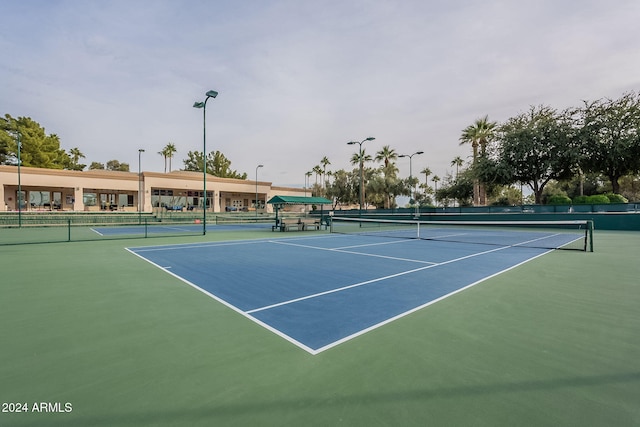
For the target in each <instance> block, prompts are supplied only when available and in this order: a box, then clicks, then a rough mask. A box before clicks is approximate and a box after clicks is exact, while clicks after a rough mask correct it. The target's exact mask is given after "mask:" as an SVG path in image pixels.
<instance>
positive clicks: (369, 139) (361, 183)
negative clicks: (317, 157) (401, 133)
mask: <svg viewBox="0 0 640 427" xmlns="http://www.w3.org/2000/svg"><path fill="white" fill-rule="evenodd" d="M374 139H375V138H374V137H372V136H370V137H369V138H365V139H363V140H362V141H360V142H358V141H350V142H347V145H353V144H358V145H359V146H360V150H359V156H360V212H359V214H360V215H362V205H363V204H364V176H363V175H362V144H363V143H364V142H365V141H373V140H374Z"/></svg>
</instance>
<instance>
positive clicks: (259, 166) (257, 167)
mask: <svg viewBox="0 0 640 427" xmlns="http://www.w3.org/2000/svg"><path fill="white" fill-rule="evenodd" d="M261 167H264V165H258V166H256V218H257V217H258V169H260V168H261Z"/></svg>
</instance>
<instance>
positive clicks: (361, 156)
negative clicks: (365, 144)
mask: <svg viewBox="0 0 640 427" xmlns="http://www.w3.org/2000/svg"><path fill="white" fill-rule="evenodd" d="M372 160H373V158H372V157H371V155H370V154H367V153H366V151H365V150H364V149H362V150H360V152H359V153H353V156H351V164H352V165H359V166H360V205H361V206H360V207H362V204H363V203H364V173H363V169H364V164H365V163H368V162H371V161H372Z"/></svg>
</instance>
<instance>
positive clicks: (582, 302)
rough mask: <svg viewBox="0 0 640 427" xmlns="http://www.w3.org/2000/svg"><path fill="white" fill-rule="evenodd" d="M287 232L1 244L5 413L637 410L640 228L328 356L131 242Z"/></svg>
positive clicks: (607, 421) (141, 417) (305, 421)
mask: <svg viewBox="0 0 640 427" xmlns="http://www.w3.org/2000/svg"><path fill="white" fill-rule="evenodd" d="M265 233H266V235H265ZM276 234H277V235H278V236H275V235H274V234H273V233H271V232H270V231H268V232H253V233H247V232H231V231H230V232H219V233H213V232H212V233H208V234H207V235H206V236H183V237H174V238H156V239H129V240H106V241H75V242H70V243H66V242H65V243H50V244H28V245H15V246H12V245H8V246H0V272H1V276H0V402H1V403H2V405H3V406H2V412H0V426H49V425H51V426H61V425H64V426H247V425H259V426H303V425H304V426H341V425H344V426H425V425H426V426H470V425H473V426H638V425H640V404H639V402H640V333H639V331H640V263H639V261H640V259H639V257H638V255H640V234H639V233H637V232H602V231H597V230H596V232H595V236H594V239H595V252H594V253H588V252H586V253H585V252H573V251H555V252H552V253H550V254H547V255H545V256H543V257H539V258H536V259H534V260H532V261H530V262H528V263H525V264H523V265H521V266H519V267H516V268H514V269H512V270H509V271H506V272H504V273H502V274H500V275H498V276H495V277H493V278H491V279H489V280H487V281H485V282H482V283H480V284H479V285H477V286H474V287H472V288H469V289H467V290H465V291H463V292H460V293H458V294H456V295H454V296H451V297H449V298H447V299H445V300H443V301H440V302H438V303H436V304H433V305H431V306H429V307H426V308H424V309H422V310H420V311H417V312H415V313H412V314H410V315H408V316H406V317H403V318H401V319H399V320H396V321H394V322H392V323H390V324H387V325H385V326H383V327H380V328H378V329H375V330H373V331H370V332H368V333H366V334H364V335H362V336H359V337H357V338H355V339H353V340H350V341H348V342H346V343H344V344H341V345H338V346H336V347H334V348H332V349H330V350H327V351H325V352H323V353H320V354H318V355H315V356H314V355H311V354H309V353H307V352H305V351H302V350H301V349H299V348H297V347H296V346H294V345H292V344H291V343H289V342H287V341H286V340H283V339H282V338H280V337H279V336H277V335H276V334H274V333H272V332H270V331H268V330H266V329H264V328H262V327H261V326H259V325H257V324H255V323H253V322H251V321H249V320H248V319H246V318H244V317H242V316H240V315H239V314H238V313H236V312H234V311H233V310H232V309H230V308H228V307H226V306H224V305H223V304H221V303H218V302H217V301H215V300H213V299H211V298H208V297H207V296H205V295H204V294H202V293H201V292H199V291H197V290H195V289H193V288H192V287H190V286H188V285H186V284H185V283H183V282H181V281H180V280H178V279H177V278H175V277H173V276H171V275H169V274H166V273H165V272H163V271H161V270H160V269H158V268H156V267H154V266H153V265H151V264H149V263H147V262H145V261H143V260H141V259H140V258H138V257H136V256H133V255H132V254H130V253H129V252H127V251H126V250H125V249H124V248H125V247H132V246H143V245H159V244H164V243H168V244H176V243H179V242H201V241H203V240H229V239H236V238H251V237H258V238H261V237H267V236H268V237H280V233H276ZM291 235H296V233H291ZM211 262H212V264H214V265H215V263H217V262H220V263H223V262H224V260H223V259H213V260H211ZM309 262H313V260H309ZM247 265H248V268H250V260H247ZM327 268H330V266H327ZM354 268H357V267H356V266H354ZM256 274H257V275H259V274H260V272H256ZM257 280H260V278H259V277H258V278H257ZM265 286H268V283H265ZM41 403H45V405H44V408H45V409H47V411H45V412H33V409H34V405H35V406H36V408H41V406H40V404H41ZM16 404H19V405H16ZM23 404H26V407H27V409H28V412H21V413H16V412H15V410H16V407H17V406H20V408H21V409H24V408H25V406H23ZM10 410H13V411H14V412H13V413H9V411H10Z"/></svg>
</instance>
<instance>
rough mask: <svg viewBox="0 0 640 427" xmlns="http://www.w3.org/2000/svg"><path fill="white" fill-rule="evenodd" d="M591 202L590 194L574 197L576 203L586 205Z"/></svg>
mask: <svg viewBox="0 0 640 427" xmlns="http://www.w3.org/2000/svg"><path fill="white" fill-rule="evenodd" d="M587 203H589V196H576V197H574V198H573V204H574V205H586V204H587Z"/></svg>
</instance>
